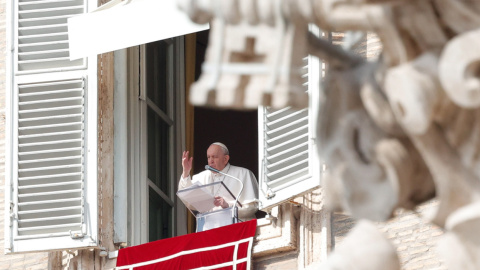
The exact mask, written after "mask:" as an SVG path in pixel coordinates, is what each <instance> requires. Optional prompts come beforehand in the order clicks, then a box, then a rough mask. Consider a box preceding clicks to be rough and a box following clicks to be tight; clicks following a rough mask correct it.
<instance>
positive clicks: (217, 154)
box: [207, 144, 230, 171]
mask: <svg viewBox="0 0 480 270" xmlns="http://www.w3.org/2000/svg"><path fill="white" fill-rule="evenodd" d="M207 159H208V165H209V166H210V167H212V168H214V169H217V170H219V171H221V170H223V168H225V166H227V163H228V160H229V159H230V156H229V155H225V154H224V153H223V149H222V147H220V146H218V145H215V144H213V145H210V147H209V148H208V149H207Z"/></svg>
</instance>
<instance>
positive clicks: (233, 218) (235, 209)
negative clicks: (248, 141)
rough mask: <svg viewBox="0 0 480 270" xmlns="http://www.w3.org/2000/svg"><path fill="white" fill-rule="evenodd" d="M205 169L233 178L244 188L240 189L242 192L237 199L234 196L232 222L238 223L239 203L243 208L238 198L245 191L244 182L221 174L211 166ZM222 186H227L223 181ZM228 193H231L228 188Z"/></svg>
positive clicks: (206, 166) (222, 173)
mask: <svg viewBox="0 0 480 270" xmlns="http://www.w3.org/2000/svg"><path fill="white" fill-rule="evenodd" d="M205 169H206V170H210V171H212V172H216V173H219V174H221V175H225V176H228V177H230V178H233V179H235V180H237V181H238V182H239V183H240V185H241V186H242V187H241V188H240V192H239V193H238V194H237V196H236V197H235V196H234V197H235V204H234V205H233V212H232V220H233V223H237V222H238V207H237V203H238V204H240V206H242V204H241V203H240V202H239V201H238V197H240V194H242V191H243V182H242V181H241V180H240V179H238V178H237V177H235V176H231V175H229V174H226V173H224V172H221V171H219V170H217V169H215V168H212V167H210V166H209V165H205ZM222 184H223V185H224V186H225V184H224V183H223V181H222ZM225 188H227V187H226V186H225ZM227 191H228V192H230V190H229V189H228V188H227ZM230 194H231V195H232V193H231V192H230ZM232 196H233V195H232Z"/></svg>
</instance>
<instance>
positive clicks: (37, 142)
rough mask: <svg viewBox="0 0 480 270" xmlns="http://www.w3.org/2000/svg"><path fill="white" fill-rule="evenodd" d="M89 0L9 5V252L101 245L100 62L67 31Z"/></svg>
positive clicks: (7, 209)
mask: <svg viewBox="0 0 480 270" xmlns="http://www.w3.org/2000/svg"><path fill="white" fill-rule="evenodd" d="M87 2H88V0H74V1H10V2H9V4H7V5H8V7H7V10H8V12H7V14H9V15H10V16H13V18H10V19H8V20H7V21H9V22H11V23H10V24H8V27H7V42H8V43H9V44H8V45H7V46H8V47H9V48H12V50H11V51H10V50H8V56H7V59H8V60H7V61H8V64H7V78H8V79H7V86H6V93H7V101H6V107H7V110H6V115H7V119H6V122H7V126H6V129H7V130H6V141H7V145H8V147H7V148H6V174H5V176H6V177H5V178H6V181H5V184H6V188H5V206H6V207H5V209H6V211H5V213H6V214H5V251H6V252H7V253H11V252H29V251H38V250H42V251H45V250H52V249H72V248H81V247H94V246H97V245H98V241H97V195H96V193H97V165H96V164H97V158H96V156H97V132H96V130H97V74H96V72H97V71H96V69H97V62H96V57H95V58H82V59H78V60H76V61H70V60H69V55H68V54H69V53H68V35H67V18H69V17H71V16H74V15H77V14H82V13H84V12H85V10H86V9H87V4H88V3H87ZM92 3H93V1H92ZM95 4H96V3H95Z"/></svg>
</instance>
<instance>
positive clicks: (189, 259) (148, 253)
mask: <svg viewBox="0 0 480 270" xmlns="http://www.w3.org/2000/svg"><path fill="white" fill-rule="evenodd" d="M256 227H257V221H256V220H251V221H247V222H242V223H237V224H232V225H228V226H224V227H220V228H217V229H212V230H208V231H205V232H199V233H192V234H187V235H182V236H178V237H173V238H168V239H163V240H158V241H154V242H150V243H146V244H143V245H138V246H133V247H127V248H123V249H120V250H119V252H118V258H117V268H120V269H130V268H128V266H135V264H139V263H148V265H144V266H136V267H134V268H133V269H135V270H146V269H195V268H199V267H208V266H212V265H218V264H222V263H227V264H228V263H230V264H231V262H232V261H233V260H234V259H233V258H234V255H235V254H234V253H235V252H234V251H235V246H234V245H232V243H235V242H239V241H242V240H245V242H244V243H240V244H239V245H238V250H237V252H236V258H237V260H241V259H245V258H247V255H248V254H249V251H250V250H251V241H249V240H251V239H253V237H254V236H255V230H256ZM229 244H230V245H229ZM222 245H224V246H223V247H222ZM219 246H221V247H219ZM202 249H205V250H202ZM190 252H193V253H191V254H184V253H190ZM169 256H170V258H167V257H169ZM159 260H160V261H159ZM248 260H250V258H249V257H248V258H247V261H248ZM212 269H233V268H232V266H223V267H222V266H220V267H216V268H212ZM236 269H247V263H246V262H241V263H238V264H236Z"/></svg>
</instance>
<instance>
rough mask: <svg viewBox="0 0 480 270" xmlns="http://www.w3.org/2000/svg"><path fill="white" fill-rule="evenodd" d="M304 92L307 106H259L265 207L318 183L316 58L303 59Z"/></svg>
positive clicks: (314, 186) (319, 169)
mask: <svg viewBox="0 0 480 270" xmlns="http://www.w3.org/2000/svg"><path fill="white" fill-rule="evenodd" d="M304 71H305V73H304V78H305V82H304V85H305V91H308V93H309V96H310V101H309V107H308V108H305V109H302V110H294V109H291V108H289V107H287V108H284V109H278V110H273V109H271V108H269V107H261V108H259V119H258V120H259V121H258V122H259V150H260V151H259V155H260V156H259V163H260V164H259V168H260V171H259V186H260V188H259V190H260V192H259V193H260V194H259V199H260V202H261V206H260V207H261V209H263V210H265V209H269V208H272V207H273V206H276V205H278V204H280V203H282V202H285V201H287V200H289V199H291V198H293V197H296V196H298V195H301V194H303V193H306V192H308V191H311V190H313V189H315V188H317V187H319V185H320V178H321V174H320V171H321V168H322V164H321V162H320V161H319V159H318V155H317V146H316V139H315V136H316V135H315V132H316V114H317V112H318V95H319V78H320V72H321V69H320V61H319V60H318V58H316V57H313V56H308V57H306V58H305V70H304Z"/></svg>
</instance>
